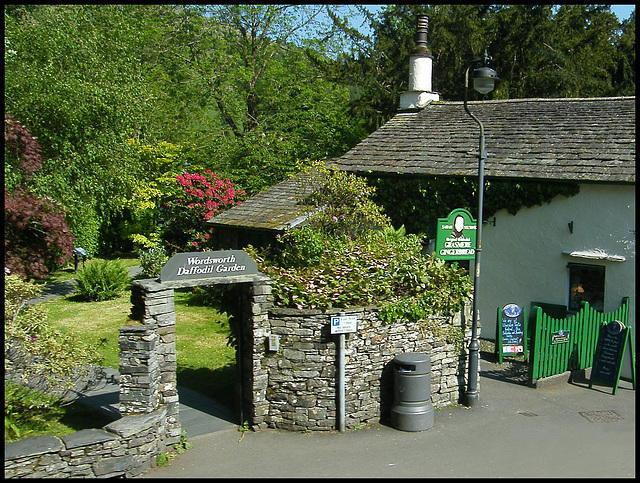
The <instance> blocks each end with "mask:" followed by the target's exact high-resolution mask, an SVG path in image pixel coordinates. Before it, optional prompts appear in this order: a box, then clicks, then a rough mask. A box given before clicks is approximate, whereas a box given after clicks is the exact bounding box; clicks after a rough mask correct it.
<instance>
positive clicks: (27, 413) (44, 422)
mask: <svg viewBox="0 0 640 483" xmlns="http://www.w3.org/2000/svg"><path fill="white" fill-rule="evenodd" d="M4 393H5V424H4V441H5V443H10V442H13V441H19V440H21V439H26V438H30V437H32V436H41V435H44V434H54V435H56V436H58V437H60V436H65V435H67V434H71V433H75V432H77V431H80V430H81V429H89V428H99V427H102V426H104V425H106V424H108V423H110V422H111V418H109V416H107V415H105V414H103V413H101V412H99V411H96V410H95V409H92V408H89V407H87V406H84V405H82V404H80V403H72V404H69V405H65V406H60V405H58V404H56V400H55V398H52V397H51V396H48V395H46V394H43V393H41V392H38V391H25V388H24V387H22V386H18V385H17V384H12V383H9V382H6V381H5V386H4ZM16 394H21V395H19V396H15V395H16ZM11 395H14V397H10V396H11ZM8 400H10V401H11V404H12V405H13V406H12V407H13V409H12V410H11V411H9V414H8V415H7V412H8V411H7V404H8V403H7V401H8ZM13 428H19V429H18V432H16V431H15V430H14V429H13Z"/></svg>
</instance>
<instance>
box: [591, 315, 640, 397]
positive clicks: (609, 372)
mask: <svg viewBox="0 0 640 483" xmlns="http://www.w3.org/2000/svg"><path fill="white" fill-rule="evenodd" d="M627 344H629V345H630V349H631V353H630V354H629V355H630V360H631V374H632V379H633V388H634V389H635V388H636V373H635V364H634V358H635V357H634V353H633V341H632V340H631V327H625V325H624V324H623V323H622V322H620V321H619V320H613V321H611V322H609V323H608V324H607V325H605V326H603V327H602V328H601V329H600V336H599V337H598V345H597V347H596V352H595V354H594V356H593V365H592V367H591V377H590V378H589V388H591V387H593V383H594V382H599V383H602V384H605V385H607V386H612V387H613V393H612V394H615V393H616V391H617V390H618V383H619V382H620V372H621V370H622V361H623V360H624V354H625V349H626V347H627Z"/></svg>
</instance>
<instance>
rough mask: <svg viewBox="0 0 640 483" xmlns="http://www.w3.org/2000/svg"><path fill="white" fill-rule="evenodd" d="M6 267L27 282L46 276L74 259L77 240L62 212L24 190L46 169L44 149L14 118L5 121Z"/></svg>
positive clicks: (60, 208)
mask: <svg viewBox="0 0 640 483" xmlns="http://www.w3.org/2000/svg"><path fill="white" fill-rule="evenodd" d="M4 141H5V148H4V155H5V174H6V175H7V177H8V178H10V179H11V182H10V183H7V184H6V185H5V186H7V185H9V186H12V188H7V187H5V190H4V219H5V220H4V221H5V224H4V250H5V267H7V268H8V269H9V270H10V271H11V273H14V274H18V275H22V276H25V277H27V278H40V279H43V278H45V277H46V275H47V273H48V272H49V271H51V270H54V269H55V268H57V267H58V266H60V265H64V264H65V263H66V262H67V261H68V260H70V259H71V256H72V253H73V241H74V237H73V235H72V234H71V231H70V230H69V226H68V225H67V222H66V220H65V216H64V210H63V208H62V207H61V206H60V205H59V204H58V203H56V202H55V201H54V200H52V199H49V198H38V197H36V196H34V195H33V194H32V193H31V192H30V191H29V189H28V188H27V187H26V186H24V183H26V182H28V181H29V180H30V179H31V178H32V177H33V173H35V172H36V171H37V170H38V169H40V167H41V166H42V158H41V157H40V145H39V144H38V142H37V141H36V140H35V138H34V137H33V136H32V135H31V133H30V132H29V130H28V129H27V128H25V127H24V126H22V125H21V124H20V123H19V122H18V121H15V120H13V119H12V118H11V116H9V115H5V119H4Z"/></svg>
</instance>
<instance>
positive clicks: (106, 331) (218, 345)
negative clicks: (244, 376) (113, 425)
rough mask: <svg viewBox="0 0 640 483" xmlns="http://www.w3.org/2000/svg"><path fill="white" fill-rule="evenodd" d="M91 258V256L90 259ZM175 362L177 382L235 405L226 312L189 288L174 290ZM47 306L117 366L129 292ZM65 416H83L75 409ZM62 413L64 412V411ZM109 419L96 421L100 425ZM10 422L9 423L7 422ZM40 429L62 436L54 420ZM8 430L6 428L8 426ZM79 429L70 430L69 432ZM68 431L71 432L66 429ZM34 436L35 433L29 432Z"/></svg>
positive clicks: (69, 273) (58, 321) (51, 317)
mask: <svg viewBox="0 0 640 483" xmlns="http://www.w3.org/2000/svg"><path fill="white" fill-rule="evenodd" d="M91 262H92V261H87V263H91ZM137 264H138V259H137V258H127V259H124V260H123V265H124V266H126V267H131V266H137ZM74 277H75V273H74V271H73V266H71V267H65V268H63V269H62V270H58V271H57V272H55V273H54V274H52V276H51V277H50V280H51V281H57V282H59V281H63V280H69V279H72V278H74ZM174 305H175V310H176V359H177V361H176V365H177V371H176V372H177V379H178V385H180V386H184V387H188V388H190V389H192V390H194V391H197V392H199V393H201V394H203V395H205V396H208V397H211V398H213V399H215V400H217V401H219V402H220V403H222V404H225V405H227V406H228V407H230V408H233V407H234V404H235V401H234V395H235V391H234V386H235V349H234V348H233V347H229V346H228V345H227V337H228V336H229V335H230V334H231V329H230V327H229V320H228V317H227V315H226V314H225V313H221V312H220V311H218V310H216V309H215V308H213V307H210V306H205V305H204V304H203V303H202V302H201V300H200V298H199V297H197V296H195V295H194V294H193V293H192V291H191V290H190V289H185V290H180V291H178V290H176V291H175V300H174ZM40 307H41V308H43V309H45V310H46V311H47V314H48V315H47V321H48V322H49V323H50V324H51V325H52V326H54V327H56V328H58V329H60V330H63V331H65V332H72V333H74V334H75V335H76V337H78V338H79V339H81V340H84V341H86V342H88V343H89V344H91V345H92V346H94V347H95V348H96V351H97V353H98V355H99V356H100V358H101V360H102V362H101V364H102V365H103V366H106V367H110V368H113V369H118V366H119V347H118V336H119V329H120V327H122V326H123V325H127V324H128V323H131V320H130V319H129V314H130V312H131V292H130V290H127V291H125V292H124V293H123V294H122V295H121V296H120V297H118V298H116V299H113V300H107V301H102V302H87V301H84V300H82V299H80V298H79V297H78V296H76V295H73V294H72V295H69V296H67V297H59V298H56V299H53V300H50V301H47V302H43V303H42V304H41V305H40ZM73 411H74V412H72V413H70V414H69V416H66V417H67V419H68V418H69V417H71V416H72V415H73V414H76V413H77V414H79V415H81V414H80V413H79V412H78V411H79V410H77V409H73ZM61 418H62V416H61ZM104 424H106V423H100V425H94V426H93V427H101V426H102V425H104ZM5 426H6V425H5ZM39 427H40V429H41V430H43V431H44V432H42V433H41V434H56V435H58V436H60V435H63V433H59V431H62V432H64V429H60V430H58V429H57V428H56V427H55V426H54V425H51V426H45V427H44V428H43V427H41V426H39ZM5 430H6V428H5ZM74 431H77V429H72V430H70V431H69V432H74ZM64 434H68V433H64ZM32 435H35V433H33V432H32V434H30V436H32Z"/></svg>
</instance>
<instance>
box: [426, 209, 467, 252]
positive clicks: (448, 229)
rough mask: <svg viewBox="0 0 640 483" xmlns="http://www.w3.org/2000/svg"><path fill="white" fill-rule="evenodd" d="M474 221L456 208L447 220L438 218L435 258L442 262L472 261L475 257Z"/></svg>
mask: <svg viewBox="0 0 640 483" xmlns="http://www.w3.org/2000/svg"><path fill="white" fill-rule="evenodd" d="M477 228H478V226H477V223H476V220H474V219H473V218H471V213H469V212H468V211H467V210H465V209H463V208H457V209H455V210H453V211H452V212H451V213H449V216H448V217H447V218H438V227H437V230H436V249H435V251H436V256H437V257H438V258H440V259H442V260H473V259H474V258H475V256H476V231H477Z"/></svg>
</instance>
